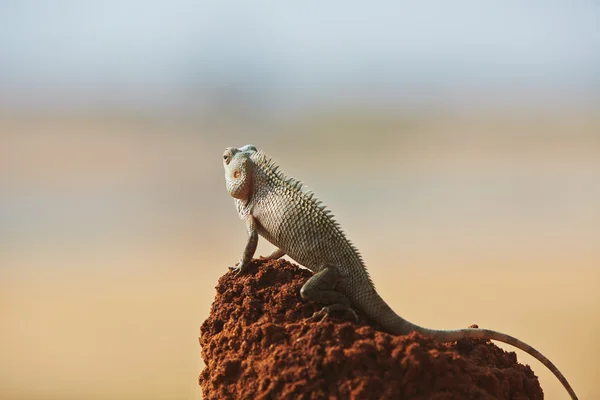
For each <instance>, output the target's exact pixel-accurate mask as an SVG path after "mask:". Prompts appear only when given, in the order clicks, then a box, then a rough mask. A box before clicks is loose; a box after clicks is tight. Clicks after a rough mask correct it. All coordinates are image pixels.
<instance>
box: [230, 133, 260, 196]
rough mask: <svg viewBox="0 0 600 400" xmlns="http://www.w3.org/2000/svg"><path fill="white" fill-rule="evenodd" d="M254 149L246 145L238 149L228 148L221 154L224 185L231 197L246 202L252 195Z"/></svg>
mask: <svg viewBox="0 0 600 400" xmlns="http://www.w3.org/2000/svg"><path fill="white" fill-rule="evenodd" d="M255 152H256V147H254V146H252V145H251V144H247V145H245V146H243V147H240V148H239V149H236V148H235V147H228V148H227V149H225V152H224V153H223V167H224V168H225V185H226V186H227V191H228V192H229V194H230V195H231V196H232V197H235V198H236V199H240V200H248V198H250V196H251V195H252V160H250V155H251V154H252V153H255Z"/></svg>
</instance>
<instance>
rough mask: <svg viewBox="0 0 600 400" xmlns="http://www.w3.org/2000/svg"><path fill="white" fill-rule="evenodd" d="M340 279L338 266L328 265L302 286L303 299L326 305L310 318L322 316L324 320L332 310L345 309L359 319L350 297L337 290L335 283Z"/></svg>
mask: <svg viewBox="0 0 600 400" xmlns="http://www.w3.org/2000/svg"><path fill="white" fill-rule="evenodd" d="M339 279H340V276H339V272H338V270H337V268H335V267H333V266H326V267H325V268H323V269H322V270H320V271H319V272H317V273H316V274H314V275H313V276H311V277H310V279H308V280H307V281H306V283H305V284H304V285H303V286H302V288H301V289H300V296H302V299H304V300H310V301H315V302H317V303H321V304H325V307H323V308H322V309H321V310H320V311H317V312H315V313H314V314H313V316H312V317H311V318H310V319H318V318H321V321H323V320H325V319H326V318H327V317H328V316H329V314H330V313H331V312H332V311H345V312H348V313H350V314H351V315H352V316H353V317H354V319H355V320H356V321H358V316H357V315H356V312H355V311H354V310H353V309H352V307H351V302H350V299H348V297H346V296H345V295H344V294H342V293H340V292H338V291H336V290H335V285H336V283H337V282H338V281H339Z"/></svg>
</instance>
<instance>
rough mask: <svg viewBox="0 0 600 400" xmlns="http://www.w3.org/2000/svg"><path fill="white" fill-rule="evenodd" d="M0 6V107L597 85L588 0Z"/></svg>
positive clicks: (599, 20)
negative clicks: (220, 95)
mask: <svg viewBox="0 0 600 400" xmlns="http://www.w3.org/2000/svg"><path fill="white" fill-rule="evenodd" d="M484 4H485V5H484ZM0 10H1V12H0V57H1V58H0V91H1V94H0V100H2V102H3V103H7V102H11V101H13V100H14V101H18V102H25V103H27V102H28V101H36V99H37V100H40V99H41V101H44V99H46V100H47V101H50V100H51V101H60V100H61V99H62V100H64V101H69V99H71V98H74V99H85V100H86V101H90V102H92V103H93V102H94V101H95V99H96V100H98V101H102V99H106V98H110V97H115V98H118V99H121V100H123V101H125V102H127V101H130V102H136V101H139V100H146V101H147V99H148V97H156V98H162V99H163V100H164V99H169V98H171V97H172V98H178V97H182V98H187V97H190V96H192V97H198V96H200V97H201V96H202V95H203V93H204V94H205V93H208V92H210V93H214V91H215V90H217V91H219V90H221V89H223V88H225V89H223V90H225V91H227V90H232V91H234V92H235V91H239V90H246V91H249V92H250V93H251V94H250V96H251V97H252V96H263V95H264V96H267V95H270V96H275V97H276V98H278V99H281V98H284V99H288V100H289V101H292V102H293V101H294V99H304V100H308V101H310V100H311V99H313V98H316V97H319V98H320V97H327V93H328V92H332V93H334V92H339V91H349V92H353V91H359V92H374V93H381V94H382V95H383V94H385V95H388V96H392V97H393V96H396V95H397V96H400V97H406V96H409V97H410V96H412V95H413V94H414V95H415V96H416V95H417V94H416V93H420V92H427V91H433V92H436V93H438V92H439V93H442V94H443V93H445V92H447V91H463V90H467V91H469V90H483V91H486V90H488V91H493V90H498V89H500V90H505V89H506V88H509V89H520V90H521V91H530V90H532V91H533V92H534V93H535V91H536V90H539V91H540V93H541V95H543V96H545V95H546V93H547V91H548V90H550V91H552V90H566V91H569V92H576V93H583V94H584V95H586V96H587V95H590V94H592V95H594V94H597V93H598V91H599V89H600V4H599V3H597V2H592V1H532V2H527V3H523V2H519V1H501V0H494V1H487V2H481V1H475V0H473V1H464V0H463V1H453V2H446V1H422V2H417V1H414V2H396V1H383V2H380V3H379V4H378V5H374V4H373V3H371V2H369V3H367V2H361V3H355V2H348V1H330V2H326V3H324V2H317V1H303V2H298V3H295V4H292V3H291V2H276V1H255V2H241V1H220V0H211V1H203V2H199V1H185V0H173V1H169V2H165V1H163V2H160V1H142V0H127V1H120V0H119V1H117V0H104V1H100V0H90V1H66V0H57V1H52V2H50V1H42V0H38V1H35V0H29V1H5V2H2V5H0ZM240 88H241V89H240ZM523 88H525V89H524V90H523ZM407 93H408V94H407ZM411 93H413V94H411ZM149 94H151V95H152V96H149ZM157 101H158V100H157Z"/></svg>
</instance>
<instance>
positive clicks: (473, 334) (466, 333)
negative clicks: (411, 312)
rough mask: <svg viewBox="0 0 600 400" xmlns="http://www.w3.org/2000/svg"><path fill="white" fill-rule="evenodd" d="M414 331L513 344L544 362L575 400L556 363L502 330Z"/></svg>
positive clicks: (441, 338)
mask: <svg viewBox="0 0 600 400" xmlns="http://www.w3.org/2000/svg"><path fill="white" fill-rule="evenodd" d="M415 328H416V329H415V331H417V332H419V333H421V334H423V335H424V336H430V337H432V338H434V339H436V340H438V341H440V342H454V341H456V340H459V339H485V340H490V339H491V340H497V341H499V342H503V343H508V344H510V345H512V346H515V347H516V348H518V349H521V350H523V351H524V352H525V353H527V354H529V355H531V356H533V357H535V358H536V359H537V360H538V361H539V362H541V363H542V364H544V365H545V366H546V368H548V369H549V370H550V371H552V373H553V374H554V376H556V377H557V378H558V380H559V381H560V383H562V385H563V386H564V387H565V389H566V390H567V392H568V393H569V395H570V396H571V399H573V400H577V395H576V394H575V391H574V390H573V388H572V387H571V385H570V384H569V382H568V381H567V378H565V376H564V375H563V374H562V373H561V372H560V371H559V370H558V368H557V367H556V365H554V364H553V363H552V361H550V360H549V359H548V358H546V356H544V355H543V354H542V353H540V352H539V351H537V350H536V349H534V348H533V347H531V346H530V345H528V344H527V343H525V342H523V341H521V340H519V339H517V338H515V337H513V336H510V335H507V334H505V333H502V332H497V331H493V330H490V329H481V328H466V329H456V330H436V329H427V328H423V327H420V326H417V325H415Z"/></svg>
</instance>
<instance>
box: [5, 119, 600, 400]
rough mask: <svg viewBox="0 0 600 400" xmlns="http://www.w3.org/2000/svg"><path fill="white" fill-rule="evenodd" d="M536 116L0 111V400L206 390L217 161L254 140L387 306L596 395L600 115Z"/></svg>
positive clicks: (223, 257)
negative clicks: (242, 119) (344, 241)
mask: <svg viewBox="0 0 600 400" xmlns="http://www.w3.org/2000/svg"><path fill="white" fill-rule="evenodd" d="M503 118H504V117H503ZM548 118H549V119H548ZM548 118H547V119H545V120H544V119H539V120H537V119H535V118H534V119H533V120H523V119H518V118H517V119H516V120H508V122H507V120H505V119H502V118H501V119H500V122H498V120H497V119H495V120H492V121H488V120H486V119H482V120H480V121H475V122H473V121H471V120H466V121H465V120H464V119H454V118H446V119H444V118H441V117H440V118H437V119H435V118H433V119H432V120H431V121H429V122H418V121H417V122H414V121H412V122H411V123H408V124H406V125H402V124H400V125H398V124H391V125H385V126H384V127H379V131H377V132H375V133H372V132H371V133H370V132H368V125H369V124H366V126H364V127H363V128H360V125H359V128H357V129H356V130H354V131H352V132H351V133H349V134H348V133H344V130H343V129H341V130H339V131H338V130H337V129H336V128H335V127H336V125H335V124H334V125H333V127H332V125H326V124H325V125H323V126H324V128H320V129H322V130H323V132H324V133H323V132H321V133H319V130H318V129H316V128H315V127H314V126H312V125H310V124H303V125H301V126H300V127H291V128H290V127H288V128H287V129H283V130H281V131H278V132H268V133H257V132H258V131H259V130H254V131H251V132H250V133H248V132H245V131H244V130H242V129H239V127H234V128H231V127H229V128H227V129H225V128H219V129H223V130H222V131H219V132H218V134H217V132H216V128H214V127H206V126H202V124H198V123H197V122H189V121H188V122H180V121H178V120H176V119H169V120H160V121H153V120H151V121H145V120H142V121H139V120H127V119H125V120H122V119H115V118H112V119H103V118H90V117H85V118H78V119H73V118H68V119H65V118H52V119H48V118H24V117H20V118H4V119H0V132H1V134H0V141H1V143H0V148H1V149H2V152H3V153H2V157H1V159H0V162H1V164H0V167H1V168H2V175H1V178H0V201H1V203H0V205H1V208H0V212H1V214H0V218H1V219H0V320H1V321H2V326H3V330H2V336H1V337H2V340H1V341H0V353H1V354H3V357H2V359H3V360H2V362H1V363H0V375H1V376H2V377H3V378H2V380H0V397H2V398H11V399H40V400H41V399H81V398H86V399H109V398H110V399H120V398H129V399H136V398H140V399H141V398H144V399H199V398H201V393H200V389H199V387H198V386H197V381H196V380H197V376H198V373H199V371H200V370H201V368H202V363H201V360H200V352H199V347H198V341H197V335H198V330H199V326H200V324H201V322H202V321H203V320H204V318H205V317H206V316H207V315H208V311H209V307H210V303H211V301H212V298H213V296H214V289H213V288H214V286H215V284H216V280H217V278H218V277H219V276H220V275H221V274H223V273H224V272H225V270H226V267H227V266H228V265H230V264H233V263H235V262H236V261H237V258H238V257H239V254H240V252H241V250H242V248H243V245H244V240H245V232H244V229H243V226H242V225H241V223H240V221H238V219H237V216H236V215H235V210H234V208H233V205H232V202H231V200H230V199H229V198H228V197H227V195H226V193H225V190H224V185H223V181H222V179H223V173H222V167H221V161H220V157H221V153H222V151H223V149H224V147H226V146H230V145H243V144H246V143H247V142H253V143H254V144H255V145H257V146H258V147H266V150H268V151H269V152H270V153H272V155H273V156H274V158H275V159H276V160H278V161H279V163H280V164H281V165H282V167H283V168H284V170H285V171H286V172H288V173H289V174H290V175H293V176H295V177H297V178H300V179H302V180H304V181H305V182H307V183H308V184H309V186H310V187H311V189H313V190H314V191H315V192H316V193H317V195H318V196H319V197H320V198H322V199H323V200H324V201H325V202H326V203H327V204H328V205H329V206H330V207H331V209H332V210H333V211H334V213H335V214H336V215H337V216H338V220H339V221H340V223H341V224H342V226H343V227H344V229H345V231H346V232H347V234H348V235H349V236H350V238H351V239H352V240H353V242H354V243H355V244H356V246H357V247H358V248H359V249H360V250H361V252H362V254H363V256H364V258H365V260H366V262H367V264H368V265H369V268H370V271H371V274H372V277H373V280H374V282H375V283H376V286H377V287H378V289H379V290H380V292H381V294H382V296H383V297H384V298H385V299H387V301H388V302H389V304H390V305H391V306H392V307H393V308H394V309H395V310H396V311H397V312H398V313H401V314H402V315H403V316H405V317H406V318H408V319H409V320H411V321H413V322H416V323H419V324H422V325H425V326H430V327H435V328H456V327H466V326H469V325H470V324H473V323H477V324H478V325H479V326H481V327H489V328H492V329H497V330H500V331H504V332H507V333H510V334H512V335H514V336H516V337H519V338H521V339H522V340H524V341H526V342H527V343H529V344H531V345H533V346H534V347H536V348H537V349H538V350H540V351H542V352H543V353H544V354H545V355H546V356H548V357H549V358H550V359H551V360H552V361H553V362H554V363H555V364H556V365H557V366H558V367H559V368H560V369H561V370H562V372H563V373H564V374H565V375H566V377H567V378H568V379H569V381H570V382H571V384H572V386H573V387H574V388H575V390H576V391H577V393H578V394H579V396H580V398H583V399H585V398H600V392H599V391H598V388H597V383H596V380H597V379H596V377H597V376H598V375H599V374H600V362H598V360H597V354H598V353H599V352H600V345H599V344H598V341H597V337H598V336H599V335H600V292H598V287H599V284H600V248H599V247H600V246H597V244H598V237H600V206H598V204H600V184H599V183H598V182H600V138H598V134H597V132H599V131H600V130H599V129H598V127H599V126H600V123H599V121H598V120H596V119H593V118H592V119H590V118H588V119H586V118H582V117H581V116H573V117H568V116H566V117H565V116H562V117H560V118H558V117H552V116H550V117H548ZM552 118H554V119H552ZM351 125H352V124H351ZM352 126H354V125H352ZM295 129H303V130H304V131H306V132H311V133H310V134H308V135H306V136H303V137H301V136H299V135H296V134H294V132H295ZM407 132H411V133H410V134H409V133H407ZM457 132H460V133H457ZM479 132H485V134H484V133H482V134H479ZM315 143H321V145H320V146H316V145H315ZM270 250H271V247H270V246H269V245H268V244H265V243H264V242H263V243H261V245H260V247H259V251H260V252H261V253H262V254H265V253H267V252H269V251H270ZM383 260H394V263H393V265H390V264H389V261H387V262H385V263H384V262H383ZM432 275H435V276H436V278H437V279H436V280H435V281H432V280H431V279H430V278H431V276H432ZM414 299H419V301H418V302H415V300H414ZM518 357H519V359H520V360H522V362H525V363H528V364H530V365H531V366H532V368H533V370H534V371H535V372H536V373H537V374H538V375H539V377H540V381H541V384H542V388H543V389H544V390H545V392H546V395H547V398H548V399H559V398H564V391H563V389H562V387H561V386H560V384H559V383H558V381H557V380H556V379H555V378H554V377H553V376H552V375H551V374H550V373H549V372H548V371H546V370H545V369H544V368H543V366H542V365H541V364H539V363H538V362H537V361H535V360H534V359H532V358H531V357H529V356H527V355H525V354H523V353H521V352H518Z"/></svg>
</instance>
